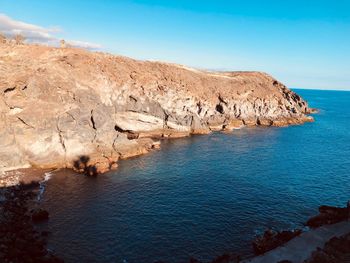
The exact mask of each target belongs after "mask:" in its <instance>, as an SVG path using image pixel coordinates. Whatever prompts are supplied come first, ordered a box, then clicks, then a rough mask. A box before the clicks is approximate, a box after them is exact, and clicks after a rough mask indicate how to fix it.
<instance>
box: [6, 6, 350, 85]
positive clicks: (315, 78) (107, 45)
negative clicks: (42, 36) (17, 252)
mask: <svg viewBox="0 0 350 263" xmlns="http://www.w3.org/2000/svg"><path fill="white" fill-rule="evenodd" d="M0 14H3V15H5V16H6V17H7V18H8V19H10V18H11V19H12V20H14V21H22V22H25V23H29V24H33V25H37V26H40V27H42V28H45V29H46V28H50V30H51V29H52V28H54V29H52V31H50V32H49V33H50V34H54V35H55V36H57V38H65V39H71V40H79V41H85V42H89V43H97V44H100V45H101V49H102V50H103V51H108V52H111V53H114V54H121V55H126V56H130V57H133V58H139V59H149V60H162V61H167V62H174V63H180V64H185V65H188V66H193V67H197V68H203V69H212V70H258V71H265V72H267V73H269V74H271V75H273V76H274V77H276V78H277V79H279V80H281V81H282V82H284V83H286V84H287V85H288V86H289V87H292V88H297V87H298V88H318V89H348V90H350V0H327V1H326V0H318V1H315V0H293V1H291V0H264V1H263V0H245V1H243V0H237V1H235V0H231V1H228V0H227V1H224V0H215V1H214V0H212V1H205V0H202V1H200V0H187V1H186V0H163V1H161V0H133V1H132V0H119V1H117V0H114V1H112V0H103V1H102V0H100V1H98V0H47V1H44V0H30V1H29V0H16V1H14V0H0ZM10 22H11V21H10ZM13 23H14V22H13V21H12V22H11V23H9V25H10V24H11V25H12V24H13ZM57 27H58V28H60V30H56V29H57ZM0 30H1V21H0Z"/></svg>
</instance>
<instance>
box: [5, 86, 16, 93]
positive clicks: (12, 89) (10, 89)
mask: <svg viewBox="0 0 350 263" xmlns="http://www.w3.org/2000/svg"><path fill="white" fill-rule="evenodd" d="M15 89H16V87H13V88H7V89H5V90H4V93H8V92H11V91H14V90H15Z"/></svg>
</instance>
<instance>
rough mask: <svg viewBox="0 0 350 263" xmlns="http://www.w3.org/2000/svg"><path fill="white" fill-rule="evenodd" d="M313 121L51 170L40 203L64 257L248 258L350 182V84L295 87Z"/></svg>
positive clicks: (147, 260) (340, 198) (337, 199)
mask: <svg viewBox="0 0 350 263" xmlns="http://www.w3.org/2000/svg"><path fill="white" fill-rule="evenodd" d="M297 92H298V93H299V94H300V95H301V96H303V97H304V98H305V99H306V100H307V101H308V102H309V104H310V106H311V107H315V108H318V109H320V113H319V114H317V115H315V116H314V117H315V120H316V121H315V122H314V123H306V124H305V125H301V126H291V127H286V128H274V127H271V128H260V127H257V128H249V129H248V128H244V129H241V130H234V131H233V132H232V133H229V134H225V133H213V134H211V135H208V136H192V137H190V138H183V139H174V140H168V141H163V142H162V146H161V150H159V151H154V152H152V153H150V154H148V155H144V156H141V157H138V158H132V159H128V160H124V161H121V162H120V163H119V168H118V169H117V170H116V171H113V172H110V173H107V174H105V175H101V176H99V177H97V178H88V177H85V176H82V175H76V174H71V173H67V174H62V173H60V174H59V175H57V176H53V177H52V178H51V179H50V180H49V181H48V182H47V183H46V191H45V193H44V194H43V199H42V203H43V206H44V207H45V208H46V209H47V210H48V211H49V212H50V221H49V223H48V228H49V231H51V232H52V234H51V236H50V238H49V245H50V247H51V248H53V249H54V250H55V251H56V252H57V254H58V255H59V256H61V257H62V258H63V259H65V262H128V263H141V262H142V263H152V262H155V261H156V260H164V261H166V262H174V263H177V262H184V261H186V260H188V258H189V257H190V256H192V257H196V258H198V259H201V260H204V261H207V260H210V259H213V258H214V257H215V256H218V255H220V254H223V253H225V252H236V253H239V254H242V255H244V256H250V255H251V254H252V250H251V240H252V238H253V237H254V235H255V234H256V233H260V232H261V231H263V230H265V229H266V228H270V227H272V228H275V229H292V228H296V227H303V225H302V223H303V222H305V220H306V219H307V218H308V217H310V216H312V215H314V214H315V213H316V212H317V207H318V206H319V205H322V204H328V205H339V206H343V205H345V203H346V201H347V200H348V199H349V189H350V180H349V176H350V172H349V168H350V158H349V156H350V133H349V130H350V121H349V119H350V109H349V105H350V104H349V103H350V92H337V91H316V90H312V91H311V90H310V91H308V90H298V91H297Z"/></svg>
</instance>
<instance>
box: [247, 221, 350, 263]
mask: <svg viewBox="0 0 350 263" xmlns="http://www.w3.org/2000/svg"><path fill="white" fill-rule="evenodd" d="M347 233H350V221H345V222H340V223H337V224H333V225H326V226H322V227H320V228H317V229H313V230H310V231H309V232H305V233H303V234H301V235H300V236H298V237H296V238H294V239H292V240H291V241H289V242H288V243H286V244H285V245H284V246H281V247H278V248H276V249H274V250H271V251H269V252H267V253H265V254H264V255H261V256H258V257H255V258H252V259H249V260H244V261H243V263H277V262H279V261H281V260H290V261H291V262H293V263H302V262H303V261H304V260H306V259H308V258H309V257H310V256H311V253H312V252H313V251H315V250H316V249H317V247H321V248H322V247H323V246H324V244H325V243H326V242H327V241H328V240H329V239H331V238H332V237H334V236H337V237H339V236H342V235H345V234H347Z"/></svg>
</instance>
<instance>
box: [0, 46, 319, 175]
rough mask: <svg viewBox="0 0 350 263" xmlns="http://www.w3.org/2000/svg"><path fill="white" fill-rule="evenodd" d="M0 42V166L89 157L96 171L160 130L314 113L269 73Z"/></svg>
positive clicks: (71, 163) (147, 144)
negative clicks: (206, 68)
mask: <svg viewBox="0 0 350 263" xmlns="http://www.w3.org/2000/svg"><path fill="white" fill-rule="evenodd" d="M0 45H1V47H0V171H2V172H4V171H9V170H13V169H17V168H25V167H36V168H62V167H67V168H73V169H77V170H80V171H81V170H84V169H85V168H84V167H88V168H89V171H91V169H92V168H93V171H96V172H98V173H99V172H105V171H108V170H109V169H111V168H114V167H116V166H117V165H116V163H117V161H118V159H119V158H128V157H131V156H135V155H139V154H143V153H146V152H148V151H150V150H151V149H152V148H157V147H158V146H159V143H157V142H155V140H158V139H160V138H172V137H180V136H188V135H190V134H206V133H209V132H210V131H216V130H224V129H226V130H229V129H233V128H236V127H240V126H242V125H248V126H255V125H264V126H271V125H273V126H285V125H289V124H301V123H303V122H305V121H312V117H309V116H307V115H306V114H308V113H310V112H311V110H310V109H309V108H308V105H307V103H306V102H305V101H304V100H303V99H302V98H301V97H300V96H299V95H297V94H296V93H294V92H293V91H290V90H289V89H287V88H286V87H285V86H284V85H283V84H281V83H280V82H278V81H277V80H275V79H273V78H272V77H270V76H269V75H267V74H265V73H260V72H207V71H201V70H196V69H192V68H186V67H184V66H180V65H175V64H167V63H160V62H149V61H137V60H133V59H130V58H126V57H121V56H113V55H110V54H105V53H92V52H88V51H85V50H80V49H75V48H65V49H60V48H52V47H45V46H39V45H18V46H13V45H8V44H0ZM81 158H83V160H85V161H86V162H85V163H83V164H81V163H79V160H81ZM81 165H83V166H81ZM0 179H1V178H0Z"/></svg>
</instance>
